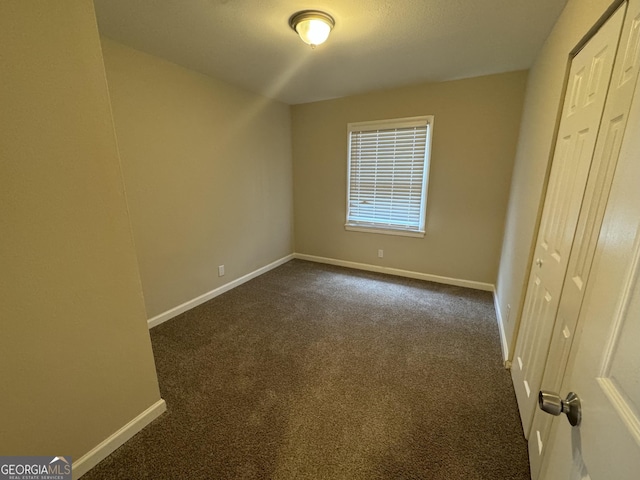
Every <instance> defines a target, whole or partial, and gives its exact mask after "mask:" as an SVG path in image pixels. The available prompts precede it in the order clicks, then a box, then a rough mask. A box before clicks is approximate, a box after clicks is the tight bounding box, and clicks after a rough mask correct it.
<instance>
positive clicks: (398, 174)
mask: <svg viewBox="0 0 640 480" xmlns="http://www.w3.org/2000/svg"><path fill="white" fill-rule="evenodd" d="M432 129H433V116H424V117H412V118H399V119H394V120H382V121H376V122H360V123H350V124H348V132H349V167H348V168H349V170H348V180H347V223H346V225H345V228H346V229H347V230H356V231H366V232H375V233H387V234H392V235H407V236H416V237H424V226H425V212H426V199H427V179H428V176H429V155H430V150H431V131H432Z"/></svg>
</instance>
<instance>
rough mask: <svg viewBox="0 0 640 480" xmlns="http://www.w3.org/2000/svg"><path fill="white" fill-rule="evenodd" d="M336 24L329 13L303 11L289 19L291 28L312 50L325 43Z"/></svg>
mask: <svg viewBox="0 0 640 480" xmlns="http://www.w3.org/2000/svg"><path fill="white" fill-rule="evenodd" d="M335 24H336V22H335V21H334V20H333V17H331V15H329V14H328V13H324V12H321V11H319V10H303V11H302V12H298V13H294V14H293V15H291V18H290V19H289V26H290V27H291V28H293V29H294V30H295V31H296V32H297V33H298V35H300V38H301V39H302V41H303V42H304V43H306V44H308V45H311V48H316V45H320V44H321V43H324V42H325V41H326V40H327V38H328V37H329V33H331V30H332V29H333V27H334V26H335Z"/></svg>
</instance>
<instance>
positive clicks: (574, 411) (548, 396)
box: [538, 390, 582, 427]
mask: <svg viewBox="0 0 640 480" xmlns="http://www.w3.org/2000/svg"><path fill="white" fill-rule="evenodd" d="M538 406H539V407H540V409H541V410H542V411H543V412H547V413H550V414H551V415H555V416H556V417H557V416H558V415H560V414H561V413H564V414H566V415H567V419H568V420H569V423H570V424H571V426H572V427H576V426H578V425H580V421H581V420H582V408H581V406H580V399H579V398H578V395H576V394H575V393H573V392H570V393H569V395H567V398H566V399H564V400H562V399H561V398H560V395H558V394H557V393H553V392H548V391H546V390H540V393H539V394H538Z"/></svg>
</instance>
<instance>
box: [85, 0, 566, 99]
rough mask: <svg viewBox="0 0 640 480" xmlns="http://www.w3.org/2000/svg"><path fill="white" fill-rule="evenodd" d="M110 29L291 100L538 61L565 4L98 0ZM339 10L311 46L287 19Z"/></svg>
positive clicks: (536, 0)
mask: <svg viewBox="0 0 640 480" xmlns="http://www.w3.org/2000/svg"><path fill="white" fill-rule="evenodd" d="M94 3H95V7H96V14H97V18H98V25H99V29H100V32H101V34H103V35H106V36H107V37H110V38H112V39H114V40H116V41H119V42H121V43H124V44H126V45H130V46H132V47H134V48H136V49H138V50H142V51H144V52H148V53H151V54H153V55H156V56H159V57H163V58H166V59H168V60H170V61H172V62H175V63H177V64H179V65H183V66H185V67H188V68H191V69H194V70H197V71H200V72H202V73H205V74H207V75H211V76H213V77H216V78H219V79H222V80H225V81H227V82H229V83H232V84H235V85H238V86H241V87H244V88H246V89H248V90H251V91H254V92H258V93H261V94H264V95H266V96H269V97H272V98H277V99H279V100H282V101H284V102H287V103H290V104H297V103H306V102H312V101H316V100H324V99H328V98H336V97H343V96H346V95H352V94H356V93H362V92H367V91H372V90H378V89H386V88H392V87H397V86H401V85H409V84H414V83H419V82H425V81H442V80H451V79H456V78H466V77H474V76H478V75H486V74H491V73H499V72H507V71H512V70H521V69H526V68H529V67H530V66H531V64H532V62H533V60H534V58H535V56H536V54H537V53H538V51H539V49H540V47H541V46H542V43H543V42H544V39H545V38H546V37H547V35H548V33H549V32H550V31H551V27H552V26H553V24H554V22H555V21H556V19H557V17H558V15H559V14H560V12H561V11H562V9H563V8H564V5H565V3H566V0H324V1H315V0H309V1H300V0H94ZM305 9H318V10H323V11H325V12H327V13H329V14H331V15H332V16H333V17H334V18H335V21H336V26H335V28H334V29H333V32H332V33H331V36H330V37H329V40H328V41H327V42H326V43H325V44H323V45H320V46H319V47H317V48H316V49H315V50H312V49H311V48H310V47H309V46H308V45H306V44H304V43H303V42H302V41H301V40H300V39H299V38H298V37H297V36H296V34H295V32H294V31H293V30H291V28H290V27H289V25H288V20H289V17H290V16H291V15H292V14H293V13H295V12H296V11H299V10H305Z"/></svg>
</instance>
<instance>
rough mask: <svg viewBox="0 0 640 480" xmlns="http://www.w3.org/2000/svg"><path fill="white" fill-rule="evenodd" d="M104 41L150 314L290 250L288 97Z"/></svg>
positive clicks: (118, 135) (113, 104) (290, 202)
mask: <svg viewBox="0 0 640 480" xmlns="http://www.w3.org/2000/svg"><path fill="white" fill-rule="evenodd" d="M103 52H104V58H105V65H106V70H107V78H108V82H109V92H110V95H111V102H112V107H113V115H114V119H115V126H116V132H117V137H118V145H119V149H120V154H121V158H122V164H123V171H124V177H125V184H126V188H127V196H128V199H129V206H130V209H131V218H132V224H133V230H134V237H135V240H136V247H137V251H138V258H139V262H140V273H141V276H142V285H143V289H144V296H145V301H146V306H147V312H148V314H149V317H154V316H156V315H158V314H161V313H163V312H165V311H167V310H169V309H171V308H173V307H176V306H178V305H180V304H182V303H184V302H187V301H189V300H192V299H194V298H195V297H198V296H199V295H202V294H204V293H206V292H209V291H211V290H213V289H214V288H217V287H219V286H221V285H223V284H225V283H228V282H230V281H232V280H234V279H236V278H238V277H241V276H243V275H245V274H247V273H250V272H252V271H254V270H256V269H258V268H260V267H263V266H265V265H267V264H269V263H271V262H273V261H275V260H277V259H280V258H282V257H284V256H286V255H288V254H290V253H292V252H293V227H292V212H293V207H292V186H291V182H292V167H291V126H290V116H289V107H288V105H285V104H283V103H280V102H276V101H273V100H268V99H266V98H264V97H261V96H258V95H255V94H252V93H249V92H247V91H244V90H241V89H238V88H236V87H233V86H230V85H228V84H226V83H223V82H221V81H218V80H216V79H213V78H210V77H206V76H204V75H201V74H199V73H196V72H193V71H190V70H187V69H184V68H182V67H179V66H177V65H175V64H172V63H169V62H167V61H165V60H161V59H159V58H157V57H153V56H150V55H147V54H145V53H142V52H139V51H136V50H133V49H131V48H129V47H125V46H123V45H120V44H118V43H115V42H113V41H111V40H109V39H106V38H103ZM222 264H224V265H225V269H226V274H225V276H224V277H222V278H219V277H218V265H222Z"/></svg>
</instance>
